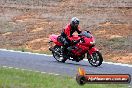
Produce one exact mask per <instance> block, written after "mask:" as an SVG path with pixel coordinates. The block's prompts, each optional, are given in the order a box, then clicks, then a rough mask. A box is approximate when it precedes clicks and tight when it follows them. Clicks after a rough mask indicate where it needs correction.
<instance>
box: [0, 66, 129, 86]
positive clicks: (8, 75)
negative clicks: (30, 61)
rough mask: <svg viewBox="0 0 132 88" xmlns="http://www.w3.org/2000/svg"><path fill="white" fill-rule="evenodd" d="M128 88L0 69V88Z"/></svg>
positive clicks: (31, 72) (65, 77)
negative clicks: (81, 83) (83, 83)
mask: <svg viewBox="0 0 132 88" xmlns="http://www.w3.org/2000/svg"><path fill="white" fill-rule="evenodd" d="M106 87H107V88H128V85H126V84H125V85H124V84H122V85H121V84H120V85H119V84H85V85H84V86H80V85H78V84H77V83H76V80H75V79H74V78H72V77H67V76H54V75H49V74H42V73H39V72H33V71H26V70H18V69H17V70H16V69H13V68H12V69H8V68H3V67H1V68H0V88H106Z"/></svg>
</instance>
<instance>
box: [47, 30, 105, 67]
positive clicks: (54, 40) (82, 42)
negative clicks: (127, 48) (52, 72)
mask: <svg viewBox="0 0 132 88" xmlns="http://www.w3.org/2000/svg"><path fill="white" fill-rule="evenodd" d="M49 38H50V41H49V44H50V47H49V50H50V51H52V54H53V57H54V58H55V59H56V60H57V61H58V62H65V61H66V60H67V59H69V60H72V61H76V62H79V61H81V60H83V59H84V58H87V60H88V61H89V63H90V64H91V65H92V66H95V67H97V66H100V65H101V64H102V62H103V57H102V54H101V53H100V52H99V50H98V49H97V48H96V47H95V39H94V37H93V35H92V34H91V33H90V32H89V31H83V32H82V33H80V34H79V35H76V36H75V35H73V36H72V38H71V39H72V40H71V41H72V42H71V46H70V47H68V48H67V49H68V52H67V55H66V56H68V58H67V59H64V58H63V52H62V50H63V44H62V43H61V39H60V37H59V35H54V34H52V35H50V36H49Z"/></svg>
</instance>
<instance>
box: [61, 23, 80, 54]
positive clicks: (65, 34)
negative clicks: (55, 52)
mask: <svg viewBox="0 0 132 88" xmlns="http://www.w3.org/2000/svg"><path fill="white" fill-rule="evenodd" d="M74 32H77V33H78V34H80V33H81V30H80V28H79V27H74V26H71V24H70V23H69V24H68V25H66V27H65V28H64V29H63V31H62V33H61V40H62V43H63V45H64V51H65V52H67V48H68V47H69V46H70V44H71V37H72V34H73V33H74Z"/></svg>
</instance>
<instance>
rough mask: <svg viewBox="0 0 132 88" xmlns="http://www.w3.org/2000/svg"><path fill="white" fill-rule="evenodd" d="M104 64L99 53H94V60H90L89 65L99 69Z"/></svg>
mask: <svg viewBox="0 0 132 88" xmlns="http://www.w3.org/2000/svg"><path fill="white" fill-rule="evenodd" d="M102 62H103V57H102V54H101V53H100V52H99V51H96V52H94V53H92V58H91V59H90V60H89V63H90V64H91V65H92V66H94V67H98V66H100V65H101V64H102Z"/></svg>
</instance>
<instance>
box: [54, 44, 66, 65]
mask: <svg viewBox="0 0 132 88" xmlns="http://www.w3.org/2000/svg"><path fill="white" fill-rule="evenodd" d="M54 50H55V51H56V52H58V53H60V55H58V54H56V53H54V52H52V54H53V57H54V58H55V59H56V60H57V61H58V62H63V63H65V61H66V59H64V58H63V54H62V48H61V46H57V45H55V46H54Z"/></svg>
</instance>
